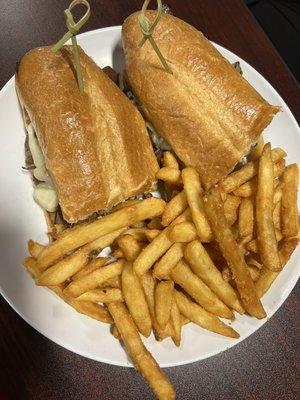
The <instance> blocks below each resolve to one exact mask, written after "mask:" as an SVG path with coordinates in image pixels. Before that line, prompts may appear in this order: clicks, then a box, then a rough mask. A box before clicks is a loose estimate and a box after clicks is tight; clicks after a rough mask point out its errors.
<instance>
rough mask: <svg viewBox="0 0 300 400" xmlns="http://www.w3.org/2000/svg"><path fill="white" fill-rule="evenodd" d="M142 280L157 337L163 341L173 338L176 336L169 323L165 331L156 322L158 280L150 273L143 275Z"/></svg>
mask: <svg viewBox="0 0 300 400" xmlns="http://www.w3.org/2000/svg"><path fill="white" fill-rule="evenodd" d="M140 279H141V284H142V286H143V290H144V293H145V297H146V301H147V304H148V308H149V312H150V315H151V320H152V325H153V328H154V330H155V335H156V337H157V339H158V340H163V339H166V338H167V337H170V336H173V335H174V332H173V327H172V325H171V324H170V323H169V322H168V323H167V326H166V328H165V329H161V327H160V326H159V324H158V322H157V320H156V316H155V299H154V294H155V287H156V279H155V278H154V277H153V276H152V274H151V273H150V272H149V271H148V272H146V273H145V274H144V275H142V276H141V278H140Z"/></svg>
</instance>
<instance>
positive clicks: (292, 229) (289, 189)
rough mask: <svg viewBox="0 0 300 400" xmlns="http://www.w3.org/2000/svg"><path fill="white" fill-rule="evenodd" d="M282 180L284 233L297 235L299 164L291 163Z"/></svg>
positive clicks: (285, 235) (288, 235) (286, 235)
mask: <svg viewBox="0 0 300 400" xmlns="http://www.w3.org/2000/svg"><path fill="white" fill-rule="evenodd" d="M282 181H283V191H282V199H281V221H282V234H283V236H284V237H290V236H296V235H297V233H298V231H299V216H298V206H297V191H298V184H299V168H298V165H297V164H291V165H288V166H287V167H286V169H285V171H284V173H283V176H282Z"/></svg>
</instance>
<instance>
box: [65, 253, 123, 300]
mask: <svg viewBox="0 0 300 400" xmlns="http://www.w3.org/2000/svg"><path fill="white" fill-rule="evenodd" d="M122 268H123V262H122V261H116V262H114V263H112V264H108V265H105V266H104V267H101V268H98V269H96V270H94V271H92V272H90V273H89V274H88V275H85V276H83V277H81V278H80V279H77V280H76V281H74V282H71V283H70V284H69V285H68V286H67V287H66V288H65V290H64V293H65V295H67V296H70V297H78V296H80V295H81V294H83V293H85V292H87V291H89V290H92V289H96V288H97V287H98V286H101V284H103V283H104V282H106V281H107V280H108V279H110V278H115V277H116V276H119V275H121V273H122Z"/></svg>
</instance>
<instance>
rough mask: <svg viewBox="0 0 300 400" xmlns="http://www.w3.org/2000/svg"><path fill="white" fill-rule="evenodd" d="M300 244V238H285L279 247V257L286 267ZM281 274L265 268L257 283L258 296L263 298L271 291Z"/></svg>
mask: <svg viewBox="0 0 300 400" xmlns="http://www.w3.org/2000/svg"><path fill="white" fill-rule="evenodd" d="M298 243H299V238H298V237H291V238H285V239H283V240H282V242H281V243H280V245H279V257H280V260H281V263H282V266H283V267H284V266H285V265H286V264H287V262H288V260H289V259H290V257H291V255H292V254H293V252H294V250H295V248H296V247H297V245H298ZM278 275H279V272H273V271H270V270H269V269H268V268H266V267H265V266H263V268H262V270H261V271H260V276H259V278H258V280H257V282H256V283H255V289H256V292H257V295H258V296H259V297H260V298H261V297H263V295H264V294H265V293H267V291H268V290H269V289H270V287H271V285H272V283H273V282H274V281H275V279H276V278H277V276H278Z"/></svg>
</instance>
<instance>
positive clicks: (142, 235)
mask: <svg viewBox="0 0 300 400" xmlns="http://www.w3.org/2000/svg"><path fill="white" fill-rule="evenodd" d="M147 230H148V229H147V228H144V227H143V228H130V229H128V230H127V231H126V232H125V234H126V235H131V236H133V237H134V238H135V240H137V241H138V242H145V241H147V240H148V239H147V236H146V231H147Z"/></svg>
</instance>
